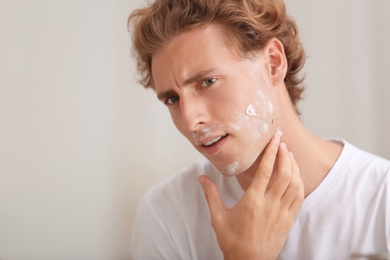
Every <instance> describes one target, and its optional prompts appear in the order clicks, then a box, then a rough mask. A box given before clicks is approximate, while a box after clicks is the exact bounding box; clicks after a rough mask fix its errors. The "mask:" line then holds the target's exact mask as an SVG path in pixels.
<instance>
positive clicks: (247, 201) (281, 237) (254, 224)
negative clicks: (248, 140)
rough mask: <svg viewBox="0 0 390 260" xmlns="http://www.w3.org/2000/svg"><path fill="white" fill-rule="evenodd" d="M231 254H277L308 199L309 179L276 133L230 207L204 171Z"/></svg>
mask: <svg viewBox="0 0 390 260" xmlns="http://www.w3.org/2000/svg"><path fill="white" fill-rule="evenodd" d="M198 180H199V182H200V183H201V184H202V188H203V190H204V194H205V197H206V200H207V204H208V207H209V210H210V216H211V225H212V227H213V229H214V231H215V233H216V236H217V239H218V243H219V247H220V249H221V250H222V252H223V254H224V257H225V259H226V260H227V259H276V258H277V257H278V255H279V254H280V251H281V250H282V248H283V246H284V244H285V242H286V239H287V236H288V234H289V232H290V229H291V227H292V225H293V223H294V220H295V217H296V215H297V213H298V211H299V209H300V208H301V206H302V202H303V197H304V195H303V182H302V179H301V176H300V173H299V169H298V165H297V163H296V162H295V160H294V157H293V156H292V154H291V153H290V152H289V151H288V150H287V147H286V144H284V143H280V139H279V138H277V137H274V138H273V139H272V141H271V142H270V143H269V144H268V146H267V148H266V149H265V151H264V153H263V157H262V159H261V161H260V164H259V168H258V169H257V171H256V173H255V175H254V177H253V180H252V182H251V184H250V186H249V187H248V189H247V190H246V192H245V194H244V196H243V197H242V199H241V200H240V201H239V202H238V203H237V204H236V205H235V206H234V207H233V208H227V207H226V206H225V205H224V204H223V202H222V200H221V197H220V195H219V192H218V189H217V187H216V186H215V184H214V183H213V182H212V181H211V179H209V178H208V177H206V176H199V178H198Z"/></svg>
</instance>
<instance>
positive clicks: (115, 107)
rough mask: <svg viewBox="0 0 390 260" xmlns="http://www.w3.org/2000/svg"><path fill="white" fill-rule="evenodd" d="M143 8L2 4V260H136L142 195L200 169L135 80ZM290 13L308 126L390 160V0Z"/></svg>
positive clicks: (299, 6)
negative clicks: (135, 29) (136, 12)
mask: <svg viewBox="0 0 390 260" xmlns="http://www.w3.org/2000/svg"><path fill="white" fill-rule="evenodd" d="M141 2H142V1H141V0H137V1H133V0H131V1H130V0H115V1H111V0H110V1H109V0H96V1H92V0H80V1H78V0H66V1H65V0H57V1H51V0H0V259H2V260H16V259H29V260H30V259H32V260H33V259H40V260H46V259H73V260H77V259H80V260H81V259H83V260H87V259H93V260H99V259H107V260H111V259H129V255H130V249H129V244H130V231H131V224H132V221H133V214H134V211H135V207H136V204H137V203H138V201H139V200H140V198H141V196H142V194H143V193H144V192H145V190H146V189H147V188H148V187H150V186H151V185H152V184H154V183H156V182H158V181H159V180H161V179H162V178H164V177H165V176H167V175H170V174H171V173H172V172H174V171H176V170H178V169H180V168H181V167H183V166H184V165H186V164H188V163H190V162H191V161H193V160H194V159H196V158H199V157H200V155H199V154H197V152H195V151H194V149H192V147H190V145H189V144H188V143H187V142H186V141H185V140H184V138H183V137H181V136H180V135H179V133H178V132H177V131H176V130H175V129H174V127H173V125H172V123H171V121H170V117H169V114H168V112H167V111H166V109H165V108H164V106H163V105H161V104H160V103H159V102H157V99H156V98H155V97H154V94H153V92H151V91H145V90H143V89H142V87H140V86H139V85H138V84H137V83H136V81H135V78H136V76H135V71H134V64H133V62H132V59H131V57H130V54H129V46H130V43H129V35H128V33H127V31H126V20H127V15H128V13H129V12H130V10H131V9H133V8H136V7H138V6H139V5H140V4H141ZM287 4H288V7H289V8H290V10H291V13H292V14H293V15H294V17H296V19H297V21H298V23H299V25H300V26H301V28H302V38H303V40H304V43H305V46H306V47H307V49H308V54H309V59H308V62H307V66H306V67H305V71H306V72H307V86H308V89H307V93H306V100H305V101H304V102H303V103H302V105H301V108H302V113H303V121H304V122H305V124H306V125H307V126H308V127H309V128H310V129H312V130H313V131H314V132H316V133H318V134H320V135H322V136H331V137H333V136H337V137H341V138H345V139H347V140H349V141H351V142H353V143H355V144H357V145H359V146H361V147H363V148H365V149H368V150H370V151H372V152H375V153H379V154H381V155H383V156H386V157H388V158H390V137H389V136H388V133H390V125H389V124H390V122H389V120H388V118H389V115H388V112H389V111H390V110H389V109H390V107H389V104H388V100H389V98H390V92H389V91H390V90H389V89H390V87H389V83H388V82H389V79H390V78H389V77H390V76H389V73H388V71H389V69H388V68H389V67H390V66H389V65H390V64H389V63H390V56H389V55H390V52H389V51H388V50H387V46H390V36H389V33H388V32H389V31H390V28H389V27H390V20H389V19H390V18H389V16H387V14H388V11H390V9H389V1H375V2H374V1H371V0H359V1H358V0H349V1H338V0H332V1H329V0H327V1H293V0H288V1H287ZM194 185H197V184H194Z"/></svg>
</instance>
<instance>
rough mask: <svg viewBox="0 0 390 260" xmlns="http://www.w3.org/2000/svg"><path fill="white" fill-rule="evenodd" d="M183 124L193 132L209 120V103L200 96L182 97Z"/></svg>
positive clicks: (184, 127) (184, 128) (183, 126)
mask: <svg viewBox="0 0 390 260" xmlns="http://www.w3.org/2000/svg"><path fill="white" fill-rule="evenodd" d="M180 110H181V126H182V128H183V130H185V131H188V132H192V131H195V130H197V129H198V128H199V127H201V126H202V125H204V124H205V123H206V122H207V117H208V114H207V105H206V104H205V102H202V100H201V99H200V98H196V97H185V98H183V97H182V98H181V99H180Z"/></svg>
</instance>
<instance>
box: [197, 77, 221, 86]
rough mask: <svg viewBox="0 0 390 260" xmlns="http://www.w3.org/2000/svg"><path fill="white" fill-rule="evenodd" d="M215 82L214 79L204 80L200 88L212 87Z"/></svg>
mask: <svg viewBox="0 0 390 260" xmlns="http://www.w3.org/2000/svg"><path fill="white" fill-rule="evenodd" d="M216 81H217V79H216V78H209V79H206V80H204V81H203V82H202V84H201V85H200V86H201V87H202V88H205V87H208V86H210V85H212V84H213V83H214V82H216Z"/></svg>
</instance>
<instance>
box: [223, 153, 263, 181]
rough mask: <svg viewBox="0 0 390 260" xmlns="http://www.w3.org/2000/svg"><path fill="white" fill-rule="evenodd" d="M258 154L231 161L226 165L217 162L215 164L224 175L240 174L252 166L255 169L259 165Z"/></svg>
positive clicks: (233, 175)
mask: <svg viewBox="0 0 390 260" xmlns="http://www.w3.org/2000/svg"><path fill="white" fill-rule="evenodd" d="M260 156H261V153H260V154H257V155H253V156H251V158H249V159H248V158H246V159H243V160H237V161H233V162H231V163H229V164H227V165H220V164H218V163H217V164H216V165H215V166H216V167H217V168H218V170H219V171H220V172H221V174H222V175H224V176H226V177H235V176H237V175H240V174H241V173H245V172H247V171H248V170H251V169H252V168H253V169H255V171H256V169H257V167H258V165H259V160H260Z"/></svg>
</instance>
